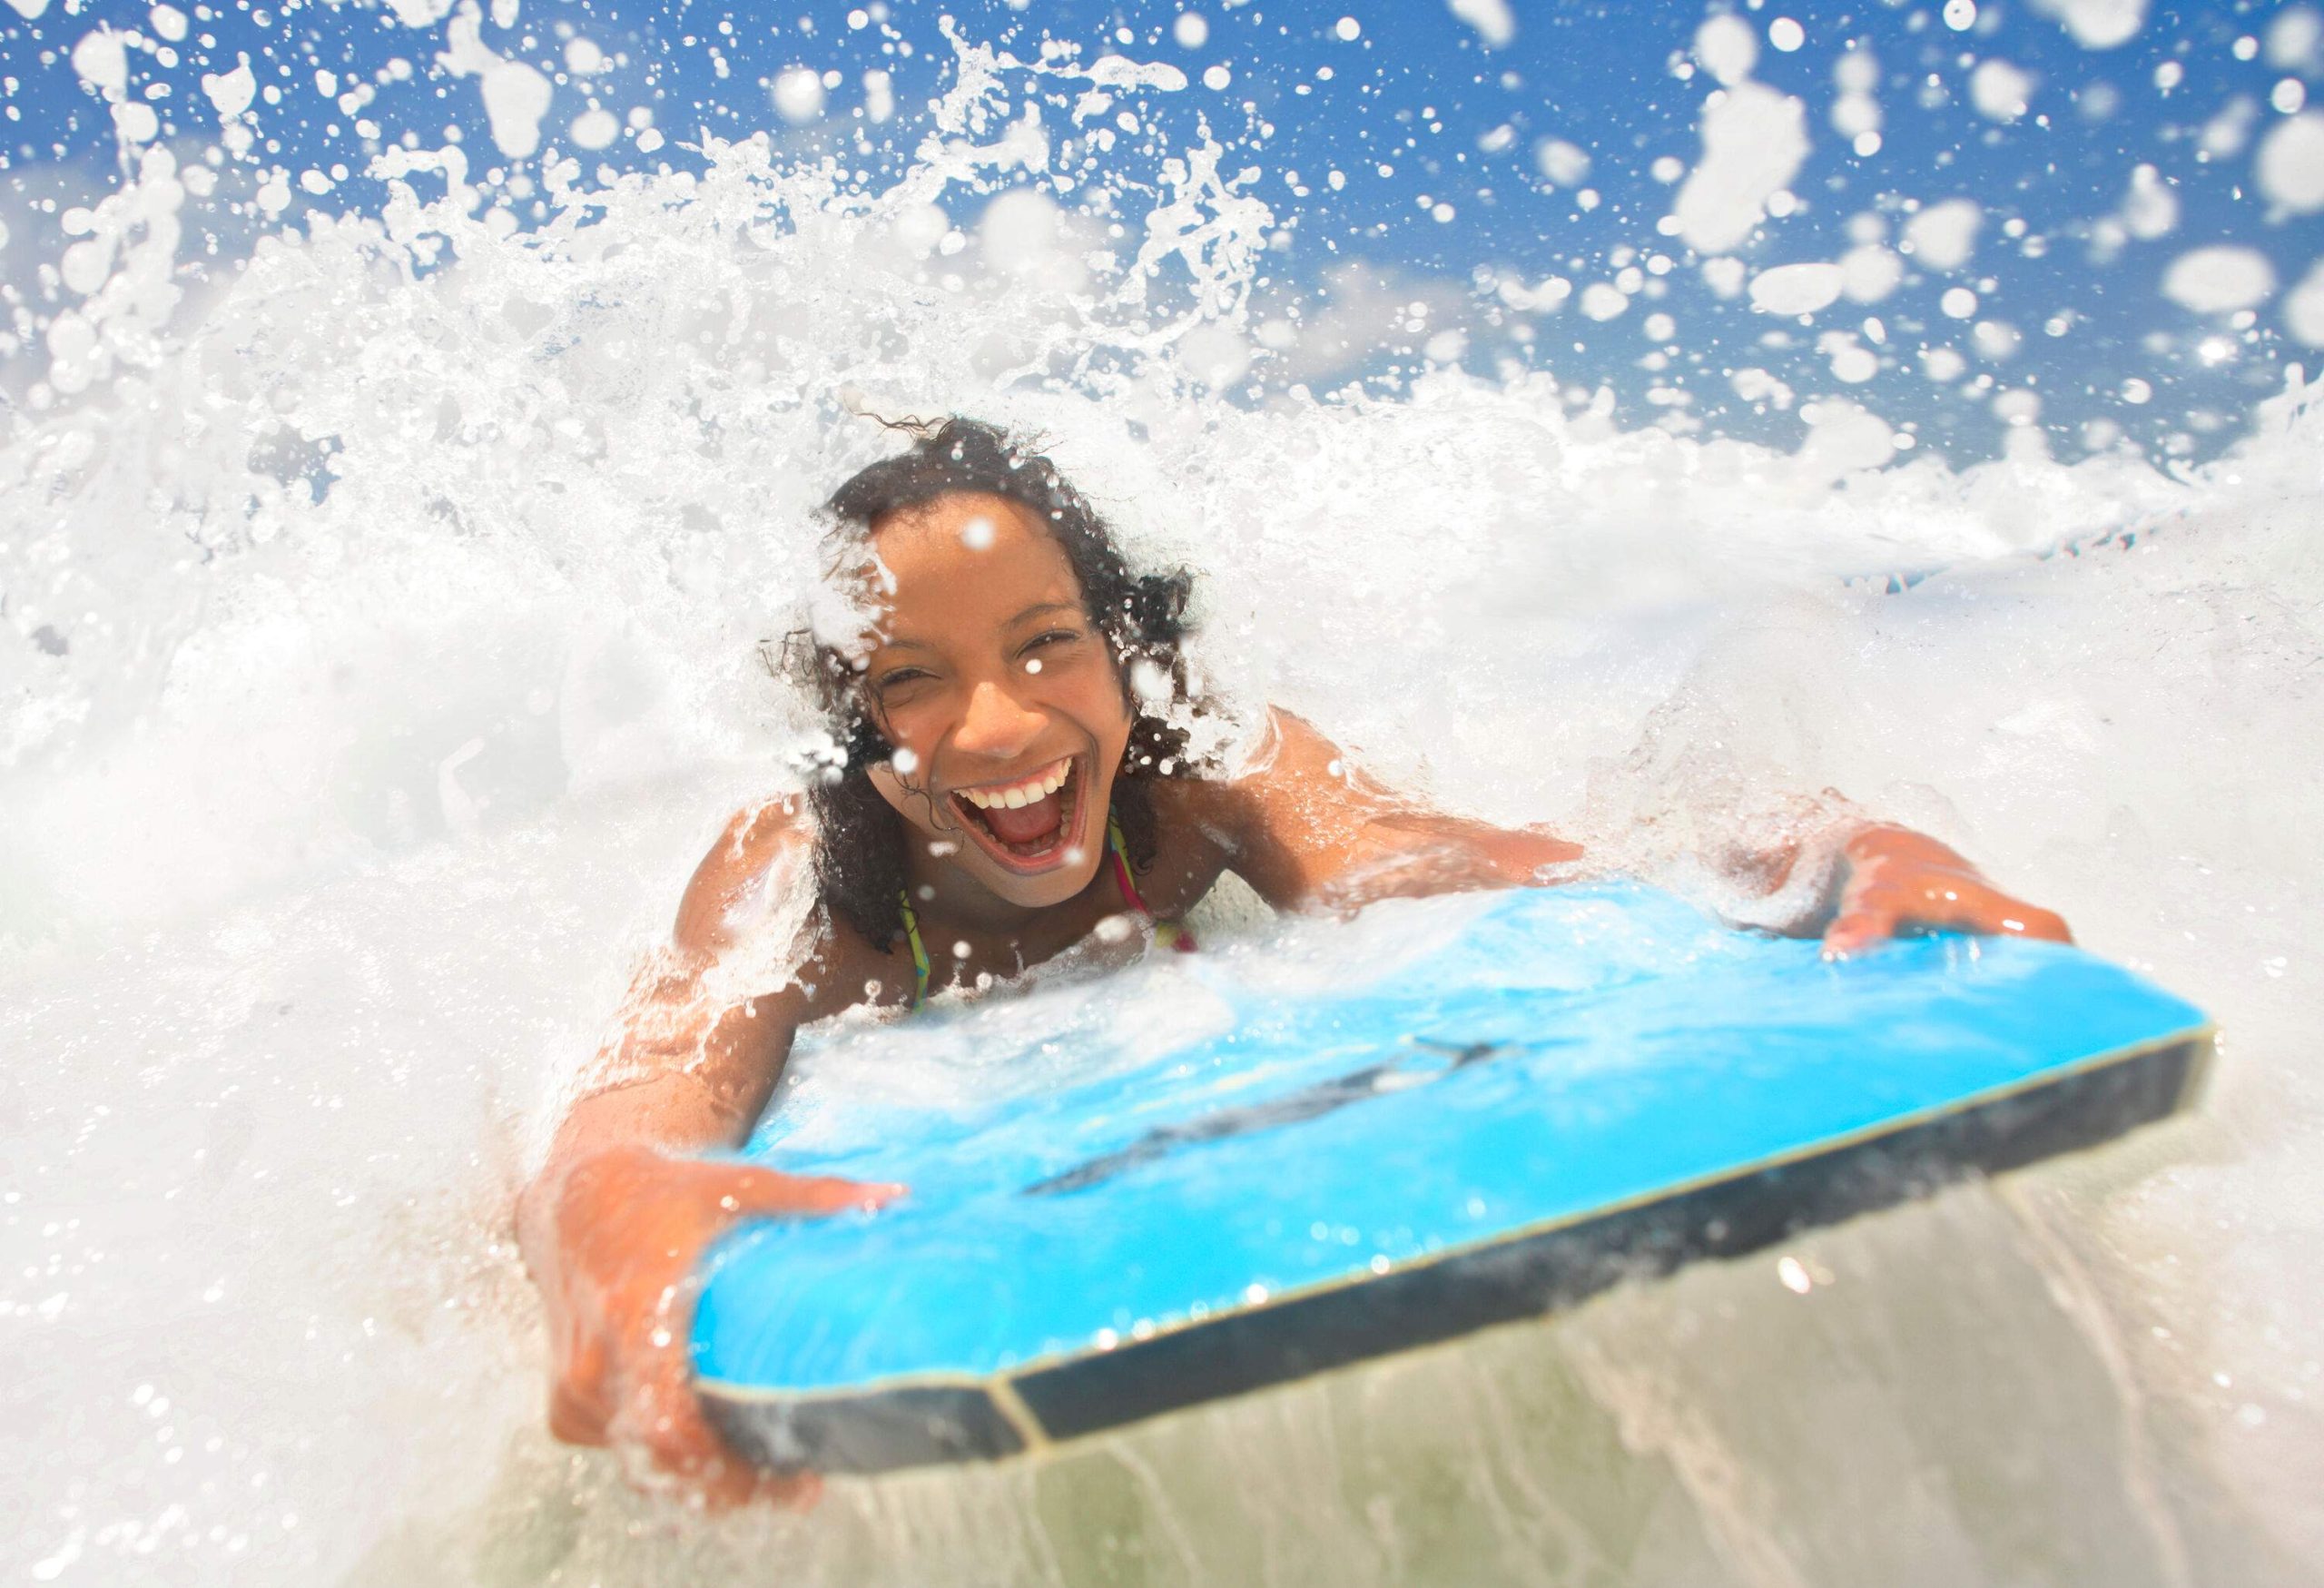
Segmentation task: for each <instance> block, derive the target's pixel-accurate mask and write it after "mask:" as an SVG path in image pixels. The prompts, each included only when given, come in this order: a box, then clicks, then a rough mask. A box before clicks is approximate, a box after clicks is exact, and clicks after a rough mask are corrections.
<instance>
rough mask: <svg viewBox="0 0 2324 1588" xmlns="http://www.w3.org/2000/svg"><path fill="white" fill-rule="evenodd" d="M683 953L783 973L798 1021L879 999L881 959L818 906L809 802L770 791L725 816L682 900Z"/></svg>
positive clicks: (679, 942)
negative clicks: (721, 827) (773, 793)
mask: <svg viewBox="0 0 2324 1588" xmlns="http://www.w3.org/2000/svg"><path fill="white" fill-rule="evenodd" d="M672 939H673V942H675V946H676V948H677V950H678V952H680V954H682V955H684V956H685V957H687V958H689V959H693V960H696V961H698V962H710V961H719V960H723V961H725V962H728V963H730V964H739V965H743V966H747V967H749V969H750V971H751V972H753V973H755V974H758V975H760V976H762V977H766V976H773V977H776V978H778V979H779V980H781V981H783V983H784V985H785V988H786V990H787V991H785V992H783V993H780V994H775V996H787V997H789V998H790V999H791V1000H792V1001H793V1005H794V1007H793V1008H792V1009H791V1011H790V1015H791V1018H792V1019H793V1020H794V1021H798V1022H801V1023H804V1022H805V1021H811V1020H820V1019H822V1017H824V1016H825V1015H829V1014H836V1013H838V1012H839V1011H842V1010H843V1009H846V1008H849V1007H851V1006H852V1005H854V1004H857V1003H862V1002H864V1001H868V1000H871V999H872V998H874V997H875V995H874V994H873V993H872V991H871V989H872V988H873V987H875V986H878V985H880V983H881V978H882V976H883V975H885V974H888V973H889V972H888V971H887V966H886V961H887V956H886V955H885V954H884V953H882V952H881V951H880V950H879V949H876V948H874V947H873V946H872V945H871V944H869V943H866V942H864V941H863V940H862V938H861V937H859V936H858V935H857V934H856V933H855V932H853V931H852V930H850V929H849V928H847V927H846V926H844V925H842V924H840V923H837V922H834V921H833V920H832V917H831V913H830V912H828V911H826V910H824V909H823V908H822V894H821V891H820V888H819V885H818V882H817V877H816V870H815V831H814V824H813V820H812V817H811V816H810V815H809V814H808V812H807V808H806V802H805V801H804V800H803V799H802V798H800V797H799V796H798V795H796V794H778V795H773V796H770V797H768V798H766V799H763V800H758V801H754V802H753V803H752V804H748V805H745V806H743V808H742V809H741V810H739V811H737V812H735V813H734V815H733V816H732V817H730V818H729V819H728V820H727V823H726V824H725V826H724V829H722V830H721V832H720V833H719V834H718V837H717V839H716V840H715V841H714V842H713V843H712V844H711V845H710V849H709V852H708V853H705V854H704V856H703V857H702V863H701V864H699V865H698V866H696V867H695V868H694V878H693V880H692V881H691V882H689V883H687V884H686V891H685V896H684V898H683V899H682V900H680V901H679V903H678V920H677V924H676V927H675V930H674V931H673V933H672Z"/></svg>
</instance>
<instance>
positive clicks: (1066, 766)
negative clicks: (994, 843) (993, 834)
mask: <svg viewBox="0 0 2324 1588" xmlns="http://www.w3.org/2000/svg"><path fill="white" fill-rule="evenodd" d="M1071 775H1073V762H1072V761H1071V759H1070V758H1068V759H1067V760H1064V761H1060V762H1059V763H1058V764H1056V765H1055V766H1054V767H1052V768H1050V769H1049V772H1048V773H1046V774H1044V775H1043V776H1042V777H1041V778H1040V780H1039V782H1027V783H1022V784H1018V785H1017V786H1016V787H1015V788H1007V789H987V788H964V789H962V790H960V797H961V798H962V799H964V800H966V801H968V802H969V804H972V805H974V806H976V808H977V809H979V810H980V811H990V810H991V809H992V808H993V807H994V806H995V805H1000V806H1004V807H1006V808H1007V809H1009V810H1012V811H1013V810H1022V809H1023V808H1024V807H1025V806H1027V805H1029V804H1036V803H1037V802H1039V801H1041V800H1045V799H1047V798H1049V795H1051V794H1055V793H1057V791H1058V790H1059V789H1061V788H1063V787H1064V786H1065V780H1066V779H1067V778H1068V777H1070V776H1071Z"/></svg>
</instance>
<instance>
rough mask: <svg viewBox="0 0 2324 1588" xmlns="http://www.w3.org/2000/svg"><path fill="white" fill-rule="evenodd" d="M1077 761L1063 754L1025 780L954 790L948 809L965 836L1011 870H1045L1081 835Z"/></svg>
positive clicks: (1081, 777)
mask: <svg viewBox="0 0 2324 1588" xmlns="http://www.w3.org/2000/svg"><path fill="white" fill-rule="evenodd" d="M1088 781H1089V780H1088V775H1087V774H1086V773H1085V772H1084V770H1083V767H1082V758H1081V757H1080V756H1078V755H1068V756H1065V757H1062V758H1061V759H1059V760H1057V761H1053V762H1051V763H1050V764H1049V765H1047V766H1044V767H1042V768H1040V769H1039V770H1038V771H1036V772H1035V773H1033V774H1031V775H1030V776H1029V777H1020V778H1018V779H1016V780H1015V781H1014V782H1011V783H1006V784H979V785H978V786H976V787H974V788H959V789H954V790H953V791H952V792H951V794H950V795H948V796H947V797H948V798H950V800H951V802H952V808H953V809H954V810H955V811H957V812H958V813H959V814H960V825H961V827H962V828H963V829H964V830H966V832H967V833H968V834H969V836H970V837H971V838H973V839H975V840H976V841H977V843H978V844H979V845H980V847H981V848H982V849H983V850H984V851H985V853H988V854H990V855H991V856H992V857H993V859H995V860H997V861H999V862H1000V863H1001V864H1002V865H1005V866H1007V867H1008V868H1009V870H1010V871H1015V872H1039V871H1047V870H1048V869H1049V867H1051V866H1053V865H1056V864H1058V863H1060V862H1061V861H1063V860H1064V859H1065V852H1066V851H1067V850H1068V848H1070V847H1071V846H1072V844H1073V843H1074V841H1075V840H1076V839H1077V838H1078V836H1079V834H1080V832H1081V799H1082V791H1083V789H1084V788H1085V787H1086V786H1087V785H1088Z"/></svg>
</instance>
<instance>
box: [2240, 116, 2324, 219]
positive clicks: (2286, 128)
mask: <svg viewBox="0 0 2324 1588" xmlns="http://www.w3.org/2000/svg"><path fill="white" fill-rule="evenodd" d="M2252 175H2253V176H2254V177H2255V178H2256V179H2257V181H2258V182H2259V183H2260V192H2263V193H2265V194H2267V195H2268V197H2269V198H2270V200H2272V201H2274V202H2276V203H2279V204H2281V205H2282V206H2283V207H2284V208H2285V209H2287V210H2290V211H2291V212H2293V213H2294V214H2297V215H2305V214H2309V213H2310V212H2314V211H2317V210H2324V111H2304V112H2302V113H2300V114H2299V115H2296V116H2294V117H2292V118H2291V119H2290V121H2288V122H2283V123H2279V124H2278V125H2277V127H2276V128H2275V130H2274V131H2273V132H2270V133H2269V134H2268V135H2267V137H2266V138H2265V139H2264V140H2262V141H2261V143H2260V153H2259V157H2258V159H2257V160H2255V161H2254V162H2253V163H2252Z"/></svg>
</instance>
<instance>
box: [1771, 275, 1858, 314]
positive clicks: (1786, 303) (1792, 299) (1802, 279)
mask: <svg viewBox="0 0 2324 1588" xmlns="http://www.w3.org/2000/svg"><path fill="white" fill-rule="evenodd" d="M1846 284H1847V272H1846V271H1843V270H1842V269H1841V268H1840V267H1839V266H1838V265H1836V264H1825V263H1821V262H1817V263H1808V264H1787V265H1777V266H1776V267H1775V268H1774V269H1773V270H1766V271H1760V272H1759V273H1758V275H1756V276H1754V277H1752V278H1751V307H1752V308H1754V309H1757V310H1758V311H1761V312H1762V313H1766V314H1787V315H1789V314H1813V313H1815V312H1816V311H1817V310H1819V309H1825V308H1828V307H1830V306H1831V305H1832V304H1833V303H1834V302H1836V301H1838V299H1839V296H1840V293H1841V291H1843V290H1844V289H1845V288H1846Z"/></svg>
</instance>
